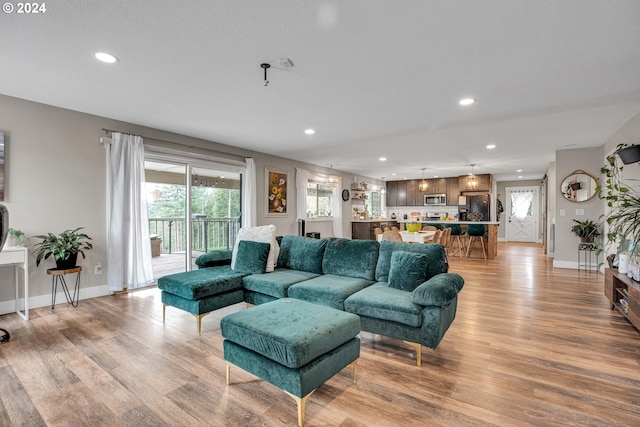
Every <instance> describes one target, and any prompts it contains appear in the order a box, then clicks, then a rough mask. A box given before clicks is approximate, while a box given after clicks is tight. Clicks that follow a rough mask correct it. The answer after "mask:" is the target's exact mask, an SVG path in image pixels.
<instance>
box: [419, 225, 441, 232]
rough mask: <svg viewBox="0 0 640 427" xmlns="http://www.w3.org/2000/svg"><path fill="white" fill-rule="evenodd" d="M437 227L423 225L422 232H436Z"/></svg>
mask: <svg viewBox="0 0 640 427" xmlns="http://www.w3.org/2000/svg"><path fill="white" fill-rule="evenodd" d="M437 229H438V227H434V226H433V225H425V226H424V227H422V231H436V230H437Z"/></svg>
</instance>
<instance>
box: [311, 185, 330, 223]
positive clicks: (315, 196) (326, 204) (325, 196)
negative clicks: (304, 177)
mask: <svg viewBox="0 0 640 427" xmlns="http://www.w3.org/2000/svg"><path fill="white" fill-rule="evenodd" d="M333 198H334V197H333V191H332V189H331V188H330V187H327V186H326V185H324V184H320V183H316V182H313V181H309V182H308V183H307V217H308V218H314V217H318V216H332V212H333Z"/></svg>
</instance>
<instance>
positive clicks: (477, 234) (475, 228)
mask: <svg viewBox="0 0 640 427" xmlns="http://www.w3.org/2000/svg"><path fill="white" fill-rule="evenodd" d="M467 234H468V235H469V243H468V244H467V258H469V254H470V253H471V245H472V244H473V242H474V241H475V240H480V243H481V244H482V255H483V256H484V259H487V250H486V249H485V246H484V235H485V227H484V224H469V225H467Z"/></svg>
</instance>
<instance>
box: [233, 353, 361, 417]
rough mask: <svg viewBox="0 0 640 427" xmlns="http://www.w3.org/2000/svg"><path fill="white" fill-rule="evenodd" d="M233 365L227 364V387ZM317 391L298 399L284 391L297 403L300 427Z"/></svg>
mask: <svg viewBox="0 0 640 427" xmlns="http://www.w3.org/2000/svg"><path fill="white" fill-rule="evenodd" d="M231 365H232V364H231V363H230V362H227V385H230V384H231ZM352 365H354V367H355V368H357V367H358V361H357V360H356V361H355V362H353V363H352ZM355 375H356V374H355V372H354V382H355ZM316 390H317V389H315V388H314V389H313V390H311V391H310V392H309V394H307V395H306V396H304V397H298V396H296V395H294V394H291V393H289V392H288V391H285V390H282V391H284V392H285V393H287V394H288V395H289V396H291V398H292V399H293V400H295V401H296V405H297V406H298V426H300V427H304V408H305V405H306V403H307V399H308V398H309V397H310V396H311V395H312V394H313V392H314V391H316Z"/></svg>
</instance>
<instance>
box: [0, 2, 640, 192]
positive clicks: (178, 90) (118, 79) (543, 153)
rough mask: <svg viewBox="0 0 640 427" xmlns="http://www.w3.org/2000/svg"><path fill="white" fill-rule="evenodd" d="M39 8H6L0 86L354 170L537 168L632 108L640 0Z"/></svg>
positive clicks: (635, 107)
mask: <svg viewBox="0 0 640 427" xmlns="http://www.w3.org/2000/svg"><path fill="white" fill-rule="evenodd" d="M46 7H47V10H46V13H45V14H39V15H24V14H22V15H18V14H16V13H15V11H14V13H11V14H6V13H3V14H2V16H0V64H1V68H0V70H1V71H0V93H2V94H5V95H10V96H15V97H19V98H24V99H29V100H33V101H38V102H42V103H45V104H51V105H55V106H59V107H64V108H69V109H72V110H78V111H82V112H87V113H92V114H96V115H100V116H105V117H110V118H114V119H119V120H124V121H128V122H133V123H137V124H141V125H145V126H150V127H153V128H158V129H164V130H167V131H172V132H176V133H180V134H184V135H189V136H193V137H199V138H204V139H207V140H212V141H216V142H220V143H224V144H230V145H234V146H238V147H244V148H247V149H252V150H257V151H260V152H264V153H269V154H273V155H278V156H282V157H287V158H291V159H296V160H300V161H305V162H309V163H314V164H317V165H321V166H325V167H328V166H329V165H333V167H334V168H336V169H339V170H343V171H349V172H353V173H355V174H357V175H365V176H371V177H375V178H380V177H383V176H384V177H386V178H387V179H401V178H403V177H408V178H419V177H421V175H422V171H421V168H422V167H426V168H427V169H426V171H425V172H426V176H433V175H434V174H437V175H439V176H456V175H461V174H464V173H467V172H469V171H470V167H469V164H471V163H476V164H477V166H476V167H475V172H476V173H493V174H494V176H495V177H496V178H497V179H498V180H510V179H516V178H517V176H519V175H520V176H523V178H524V179H529V178H531V179H533V178H536V179H537V178H540V177H542V176H543V175H544V173H545V170H546V168H547V165H548V164H549V162H550V161H553V160H554V152H555V150H558V149H566V148H581V147H595V146H600V145H602V144H603V143H604V142H605V141H606V140H607V139H608V138H609V137H610V136H611V135H612V134H613V133H614V132H615V131H617V130H618V129H620V128H621V127H622V126H623V125H624V123H625V122H626V121H628V120H629V119H630V118H631V117H633V116H634V115H635V114H637V113H638V112H639V111H640V1H638V0H628V1H624V0H563V1H558V0H538V1H530V0H483V1H474V0H467V1H429V0H415V1H411V0H404V1H402V2H397V1H388V0H360V1H353V0H351V1H310V0H305V1H295V0H269V1H254V0H218V1H204V0H203V1H195V0H194V1H181V2H178V1H168V0H136V1H135V2H133V1H128V0H111V1H83V0H66V1H63V0H57V1H54V2H46ZM96 51H107V52H110V53H112V54H114V55H116V56H117V57H118V58H119V59H120V62H119V63H117V64H115V65H105V64H102V63H99V62H98V61H96V60H95V59H94V58H93V54H94V53H95V52H96ZM280 58H290V59H291V60H292V61H293V62H294V64H295V66H294V67H293V68H289V69H283V68H282V67H280V66H279V65H278V59H280ZM262 62H268V63H271V65H272V68H271V69H270V70H269V74H268V78H269V81H270V84H269V85H268V86H267V87H265V86H264V81H263V70H262V69H261V68H260V63H262ZM467 96H469V97H473V98H475V99H477V102H476V104H474V105H473V106H470V107H461V106H459V105H458V103H457V102H458V100H459V99H460V98H463V97H467ZM308 127H311V128H314V129H315V130H316V134H315V135H313V136H307V135H305V134H304V133H303V131H304V129H306V128H308ZM630 142H632V141H630ZM633 142H638V141H633ZM487 144H496V145H497V148H495V149H494V150H491V151H490V150H487V149H486V148H485V146H486V145H487ZM380 156H386V157H387V158H388V161H387V162H384V163H383V162H380V161H378V158H379V157H380ZM516 169H523V172H522V173H516V172H515V170H516ZM392 173H396V174H397V175H395V176H393V177H392Z"/></svg>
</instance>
